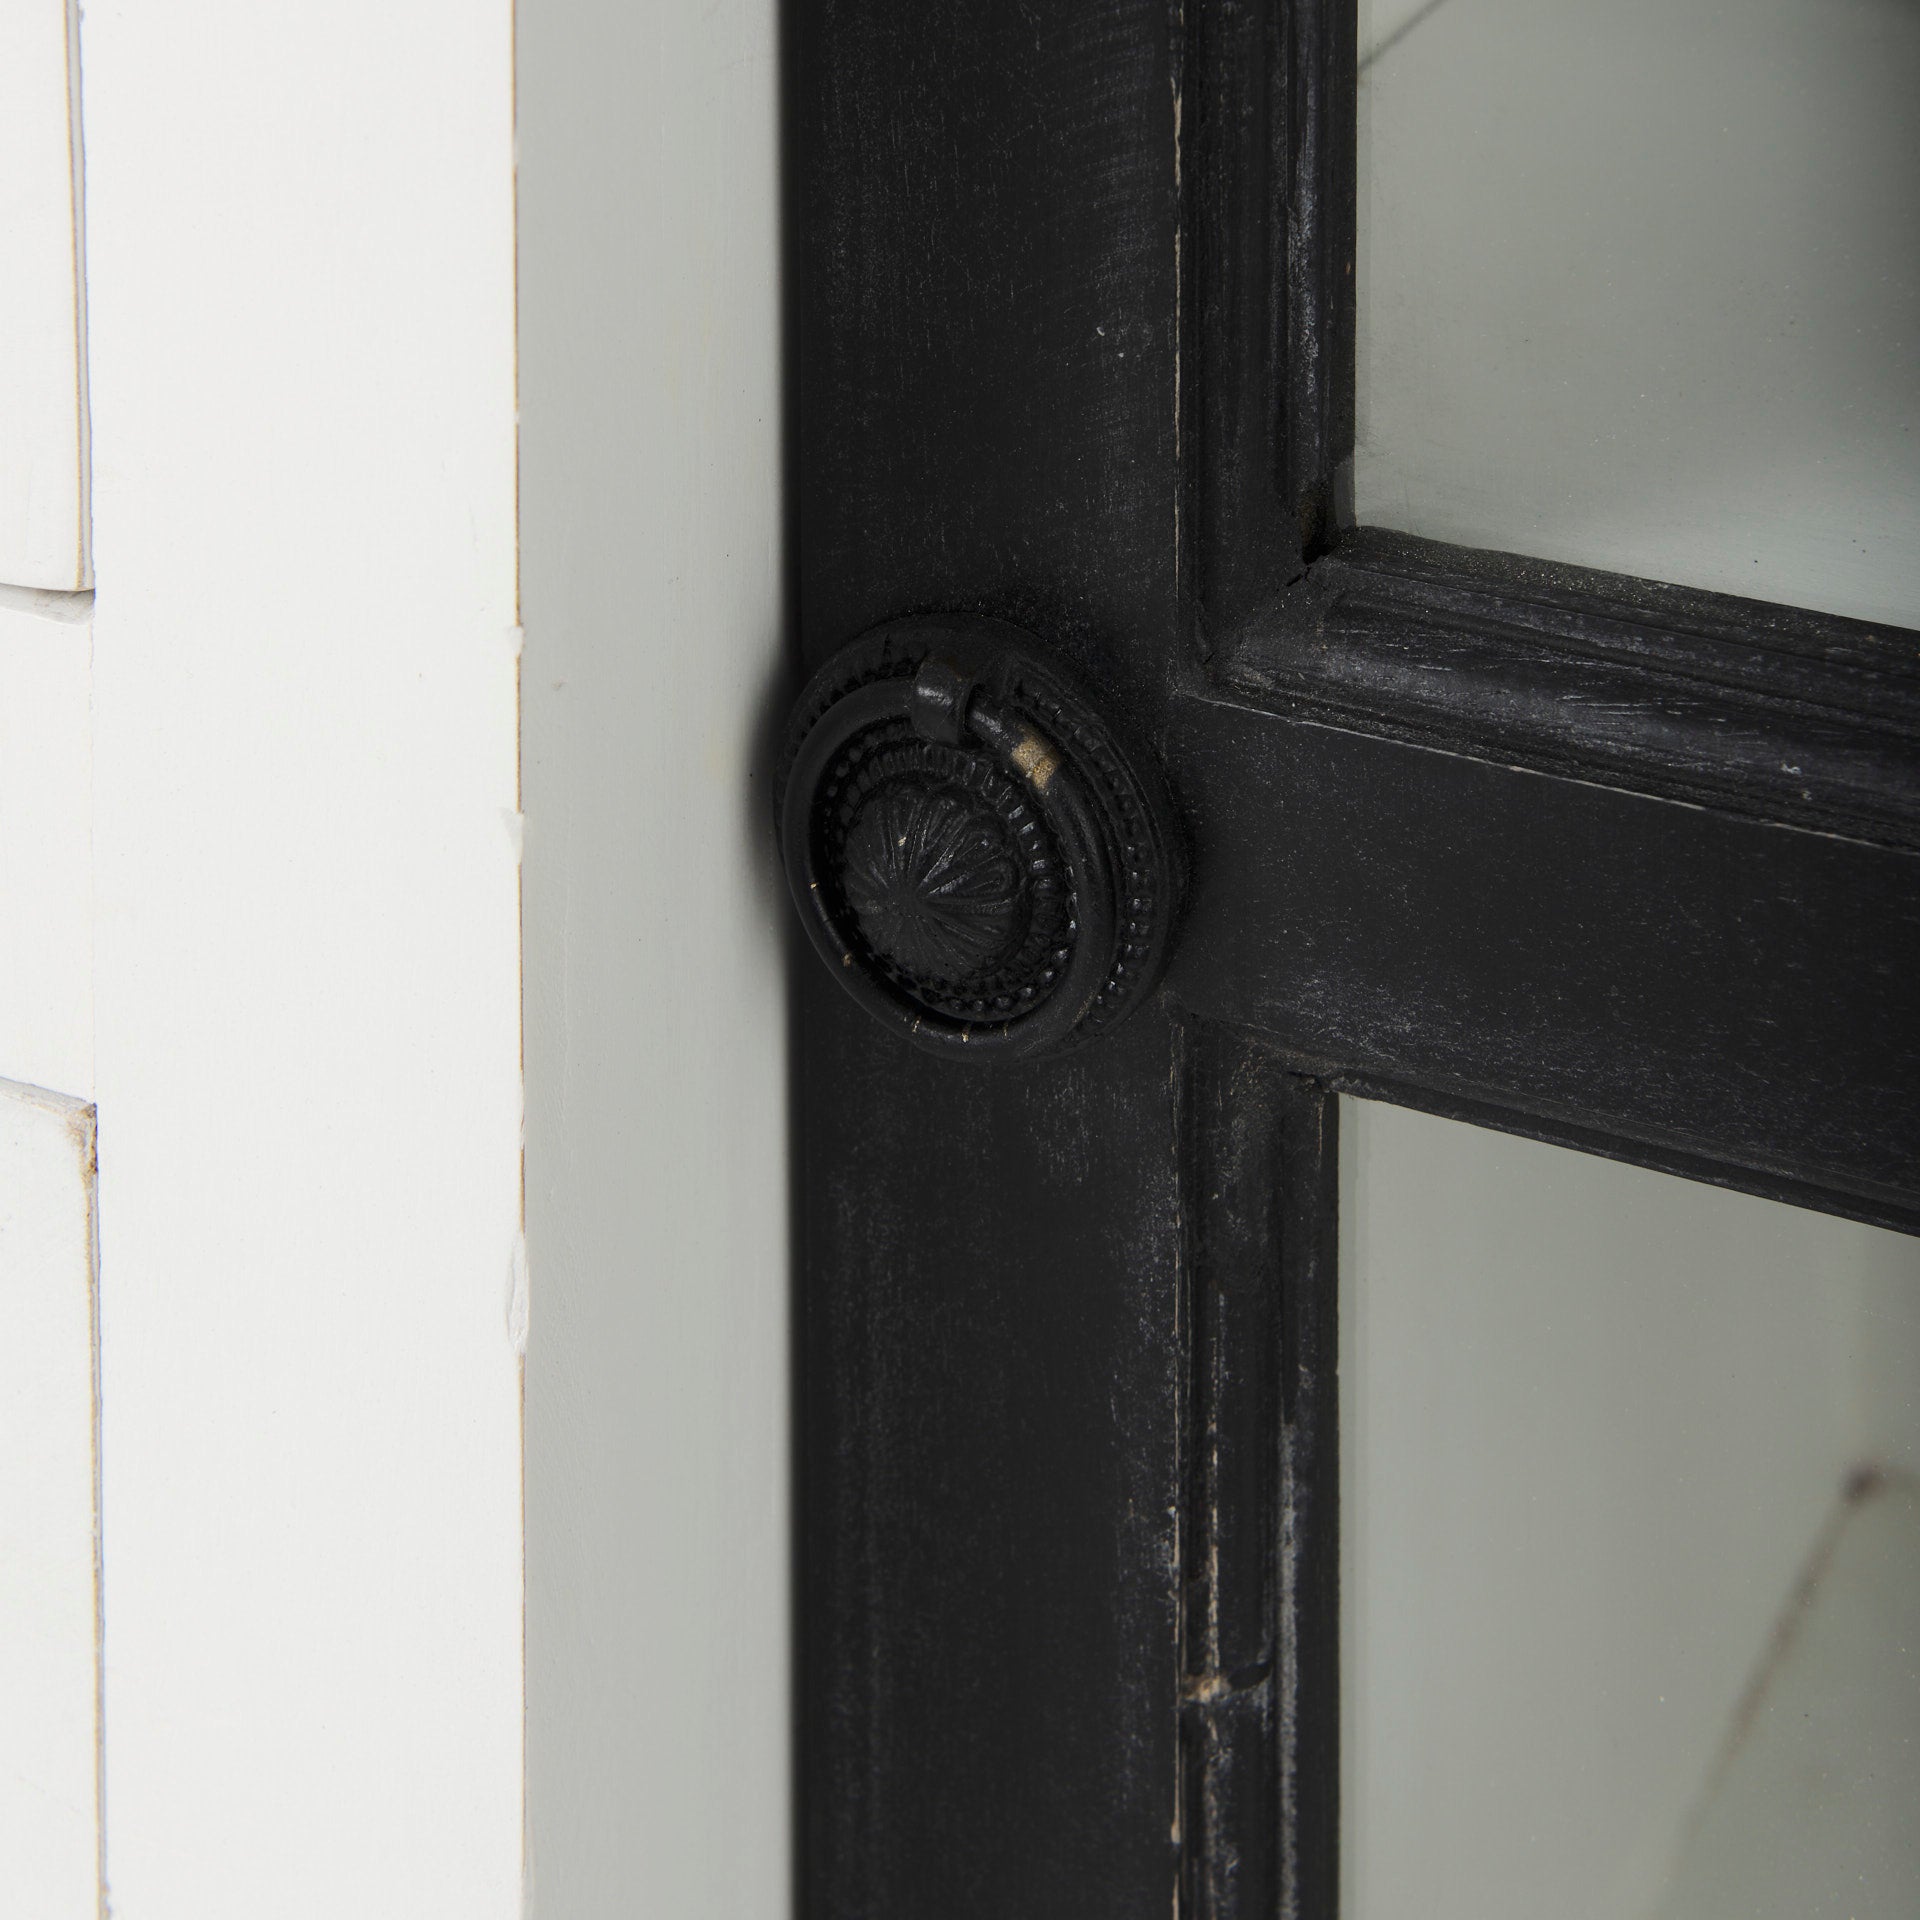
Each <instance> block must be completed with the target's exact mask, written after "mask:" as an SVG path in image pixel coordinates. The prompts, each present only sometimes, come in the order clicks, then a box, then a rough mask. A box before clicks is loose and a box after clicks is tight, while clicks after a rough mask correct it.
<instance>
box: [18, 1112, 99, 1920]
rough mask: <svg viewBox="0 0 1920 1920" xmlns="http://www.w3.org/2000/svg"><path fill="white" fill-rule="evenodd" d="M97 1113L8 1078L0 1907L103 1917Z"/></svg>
mask: <svg viewBox="0 0 1920 1920" xmlns="http://www.w3.org/2000/svg"><path fill="white" fill-rule="evenodd" d="M93 1282H94V1274H93V1110H92V1108H91V1107H88V1106H87V1105H85V1104H84V1103H83V1102H81V1101H78V1100H69V1099H65V1098H63V1097H61V1096H60V1095H58V1094H50V1093H43V1092H41V1091H39V1090H38V1089H36V1088H31V1087H21V1086H15V1085H13V1084H12V1083H10V1082H4V1081H0V1908H3V1909H4V1910H5V1911H6V1912H8V1913H17V1914H20V1915H22V1916H28V1915H30V1916H32V1920H97V1916H98V1915H99V1913H100V1912H101V1902H100V1871H99V1862H100V1824H99V1793H98V1775H99V1768H98V1753H99V1748H98V1726H99V1722H98V1717H97V1707H98V1697H99V1682H98V1674H99V1667H98V1653H97V1649H98V1645H99V1636H98V1619H99V1614H98V1607H97V1604H96V1595H95V1584H94V1567H95V1555H94V1542H95V1538H96V1535H95V1512H96V1509H95V1501H94V1484H95V1483H94V1417H95V1402H94V1292H93Z"/></svg>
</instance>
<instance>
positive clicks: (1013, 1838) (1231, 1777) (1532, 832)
mask: <svg viewBox="0 0 1920 1920" xmlns="http://www.w3.org/2000/svg"><path fill="white" fill-rule="evenodd" d="M787 38H788V69H787V77H786V99H787V116H788V139H789V161H790V180H791V189H790V190H791V199H790V209H789V214H790V232H789V265H790V283H789V293H790V303H791V306H790V312H791V323H792V324H791V334H790V347H791V363H790V366H791V374H792V382H791V384H792V400H791V406H792V448H791V465H790V480H791V485H792V491H793V500H792V507H791V512H792V536H793V541H794V550H795V567H796V578H797V606H796V619H797V629H798V635H799V648H798V651H799V654H800V661H799V663H798V664H799V665H800V666H802V667H803V668H804V669H807V670H811V669H812V668H814V667H817V666H818V665H819V664H820V663H821V662H822V661H823V660H824V659H825V658H826V657H827V656H828V655H830V654H831V653H832V652H834V650H835V649H837V648H838V647H840V646H842V645H843V644H844V643H845V642H847V641H848V640H849V639H851V638H852V637H853V636H854V635H855V634H858V633H860V632H862V631H864V630H865V629H867V628H869V627H872V626H873V625H875V624H876V623H878V622H880V621H882V620H887V619H894V618H898V617H900V616H902V615H908V614H919V613H943V614H954V613H963V614H981V615H987V616H991V617H995V618H999V619H1004V620H1009V621H1012V622H1014V623H1015V624H1017V625H1019V626H1021V627H1023V628H1025V629H1027V630H1028V631H1029V632H1031V633H1032V634H1034V635H1036V636H1037V637H1038V639H1039V641H1040V643H1041V644H1042V645H1043V646H1046V647H1048V648H1052V649H1055V650H1057V652H1058V654H1059V656H1060V657H1061V658H1062V659H1065V660H1068V661H1070V662H1071V663H1073V664H1074V665H1075V666H1076V667H1077V668H1078V669H1080V670H1081V672H1082V673H1083V674H1084V675H1085V676H1086V678H1087V679H1088V680H1089V681H1090V682H1092V683H1094V684H1095V685H1096V686H1097V687H1099V688H1100V689H1101V690H1102V691H1103V693H1104V694H1105V695H1106V697H1107V698H1108V699H1110V700H1112V701H1114V702H1116V703H1118V707H1119V710H1120V711H1121V712H1122V713H1123V714H1124V715H1125V717H1126V718H1127V719H1128V721H1129V722H1130V723H1131V725H1132V728H1133V730H1134V731H1135V732H1136V733H1138V734H1140V735H1142V736H1144V737H1145V738H1146V740H1147V742H1148V744H1149V746H1150V747H1151V748H1153V749H1154V750H1157V751H1158V752H1160V753H1161V754H1162V756H1163V757H1164V760H1165V764H1166V770H1167V774H1168V778H1169V783H1170V785H1171V786H1172V788H1173V789H1174V794H1175V798H1176V801H1177V802H1178V803H1179V804H1180V805H1181V807H1182V810H1183V814H1184V819H1185V823H1186V829H1187V838H1188V845H1189V850H1190V852H1191V855H1192V859H1193V869H1194V870H1193V883H1192V895H1191V903H1190V906H1189V909H1188V912H1187V916H1186V920H1185V924H1184V930H1183V932H1182V933H1181V934H1180V935H1179V937H1178V939H1177V940H1176V944H1175V951H1174V957H1173V962H1172V966H1171V969H1170V971H1169V974H1168V978H1167V982H1166V985H1165V986H1164V987H1163V988H1162V989H1161V992H1160V994H1159V995H1158V997H1157V999H1156V1001H1155V1002H1154V1004H1152V1005H1149V1006H1147V1007H1145V1008H1143V1009H1142V1010H1141V1012H1140V1013H1139V1014H1138V1015H1137V1016H1136V1017H1134V1018H1132V1019H1131V1020H1130V1021H1129V1022H1128V1023H1127V1024H1126V1025H1125V1026H1124V1027H1123V1028H1121V1029H1120V1030H1118V1031H1116V1032H1114V1033H1113V1034H1111V1035H1110V1036H1108V1037H1105V1038H1102V1039H1101V1040H1099V1041H1098V1042H1096V1043H1094V1044H1092V1045H1090V1046H1089V1047H1088V1048H1087V1049H1086V1050H1085V1051H1084V1052H1083V1053H1081V1054H1078V1055H1075V1056H1073V1057H1071V1058H1069V1059H1067V1060H1064V1061H1057V1062H1047V1063H1041V1062H1029V1063H1023V1064H1022V1063H1015V1064H1010V1065H1007V1066H1004V1067H995V1068H992V1069H989V1070H986V1071H984V1072H973V1071H968V1070H966V1069H963V1068H960V1067H957V1066H954V1065H949V1064H947V1063H944V1062H941V1061H939V1060H934V1059H929V1058H925V1057H921V1056H919V1055H916V1054H915V1053H914V1052H913V1051H912V1050H911V1049H910V1048H908V1047H907V1046H905V1045H904V1044H903V1043H901V1042H900V1041H899V1040H898V1039H897V1038H895V1037H894V1036H892V1035H890V1034H888V1033H886V1032H884V1031H882V1030H881V1029H880V1028H879V1027H877V1026H875V1025H873V1024H872V1023H871V1022H870V1021H869V1020H868V1019H867V1018H866V1016H865V1015H864V1014H863V1013H862V1012H861V1011H860V1009H859V1008H857V1007H856V1006H854V1005H853V1004H852V1003H851V1002H850V1001H849V1000H847V999H846V998H845V996H843V995H842V994H840V993H839V992H838V990H837V989H836V988H835V987H834V986H833V985H832V984H831V983H830V982H829V981H828V980H826V979H825V978H824V977H822V976H821V975H820V973H819V972H818V968H817V962H815V961H813V960H812V959H811V957H809V961H808V965H809V967H810V968H813V969H815V970H814V971H811V972H808V973H806V974H805V975H804V977H803V978H802V980H801V981H800V984H799V988H798V993H797V1001H796V1004H797V1023H796V1024H797V1039H796V1048H795V1061H796V1072H797V1090H796V1131H797V1136H798V1138H797V1167H796V1172H797V1185H798V1215H799V1240H798V1249H799V1266H800V1288H801V1304H802V1312H801V1334H800V1360H801V1370H802V1380H801V1402H802V1408H803V1413H802V1420H801V1464H800V1482H801V1528H802V1540H801V1556H800V1558H801V1590H802V1591H801V1617H802V1628H801V1640H800V1648H799V1653H800V1664H801V1674H802V1685H801V1719H802V1729H801V1739H800V1754H801V1762H802V1766H801V1773H802V1778H801V1798H802V1843H801V1845H802V1861H801V1883H802V1891H803V1905H804V1910H805V1911H806V1912H807V1913H809V1914H811V1915H814V1916H818V1917H819V1920H827V1917H828V1916H831V1917H832V1920H858V1917H861V1916H872V1917H873V1920H881V1916H885V1920H898V1916H902V1915H911V1916H913V1920H943V1917H944V1916H954V1917H955V1920H959V1916H968V1917H969V1920H973V1917H975V1916H982V1915H992V1916H994V1920H1024V1917H1026V1916H1031V1917H1032V1920H1075V1917H1077V1916H1082V1915H1084V1916H1088V1920H1126V1917H1128V1916H1134V1915H1141V1916H1148V1915H1150V1916H1154V1920H1161V1917H1162V1916H1165V1915H1167V1914H1168V1913H1170V1912H1176V1911H1177V1912H1180V1913H1185V1914H1187V1915H1189V1916H1191V1915H1195V1914H1205V1915H1208V1916H1210V1920H1230V1917H1232V1920H1275V1916H1280V1915H1286V1916H1290V1917H1291V1920H1327V1916H1330V1915H1331V1914H1332V1912H1333V1905H1334V1899H1335V1874H1336V1842H1337V1839H1338V1833H1337V1825H1338V1800H1337V1734H1338V1690H1337V1668H1336V1662H1335V1630H1336V1626H1337V1557H1336V1534H1335V1525H1334V1515H1333V1504H1334V1497H1335V1491H1336V1462H1335V1448H1334V1440H1335V1406H1334V1344H1333V1341H1334V1327H1333V1302H1334V1298H1335V1291H1334V1277H1333V1269H1334V1253H1335V1248H1334V1234H1335V1219H1336V1207H1335V1198H1334V1151H1333V1117H1334V1112H1335V1104H1336V1096H1337V1095H1338V1094H1339V1093H1340V1092H1341V1091H1343V1090H1346V1091H1354V1092H1360V1093H1365V1094H1368V1095H1370V1096H1373V1097H1380V1098H1387V1099H1397V1100H1404V1101H1408V1102H1411V1103H1413V1104H1417V1105H1422V1106H1426V1107H1430V1108H1433V1109H1434V1110H1436V1111H1442V1112H1449V1113H1453V1114H1455V1115H1457V1116H1458V1117H1461V1118H1464V1119H1468V1120H1472V1121H1476V1122H1480V1123H1483V1124H1488V1125H1497V1126H1505V1127H1510V1128H1513V1129H1515V1130H1517V1131H1521V1132H1526V1133H1531V1134H1535V1135H1538V1136H1539V1137H1542V1138H1547V1139H1555V1140H1560V1141H1563V1142H1565V1143H1566V1144H1568V1145H1571V1146H1576V1147H1580V1148H1583V1149H1585V1150H1588V1151H1595V1152H1605V1153H1612V1154H1616V1155H1619V1156H1621V1157H1624V1158H1630V1159H1636V1160H1640V1161H1643V1162H1645V1163H1646V1164H1649V1165H1653V1166H1660V1167H1666V1168H1668V1169H1670V1170H1672V1171H1675V1172H1679V1173H1683V1174H1687V1175H1690V1176H1692V1177H1697V1178H1707V1179H1714V1180H1719V1181H1723V1182H1726V1183H1728V1184H1733V1185H1739V1186H1747V1187H1752V1188H1755V1189H1757V1190H1760V1191H1766V1192H1772V1193H1776V1194H1778V1195H1780V1196H1781V1197H1784V1198H1789V1199H1793V1200H1797V1201H1801V1202H1804V1203H1808V1204H1817V1205H1825V1206H1830V1207H1834V1208H1836V1209H1838V1210H1841V1211H1845V1212H1850V1213H1854V1214H1856V1215H1859V1216H1861V1217H1864V1218H1869V1219H1876V1220H1881V1221H1884V1222H1886V1223H1888V1224H1892V1225H1901V1226H1912V1225H1915V1224H1916V1223H1920V1015H1917V1012H1916V1009H1920V995H1916V993H1915V991H1914V986H1913V982H1914V980H1915V977H1916V974H1917V973H1920V855H1916V852H1915V849H1916V847H1917V846H1920V775H1917V773H1916V756H1915V750H1914V739H1915V732H1916V722H1917V721H1920V680H1917V679H1916V671H1915V662H1916V660H1920V640H1917V639H1916V636H1914V635H1912V634H1900V633H1888V632H1886V631H1884V630H1875V629H1870V628H1866V627H1862V626H1860V625H1859V624H1857V623H1849V622H1844V621H1832V620H1825V619H1821V618H1818V617H1815V616H1811V615H1804V614H1798V613H1795V612H1793V611H1792V610H1789V609H1778V608H1767V607H1756V606H1754V605H1752V604H1750V603H1744V602H1738V601H1731V600H1726V599H1723V598H1720V597H1717V596H1712V595H1704V594H1697V593H1690V592H1687V591H1684V590H1680V589H1673V588H1661V587H1655V586H1651V585H1649V584H1647V583H1643V582H1622V581H1618V580H1608V579H1605V578H1602V577H1600V576H1596V575H1592V574H1582V573H1579V572H1577V571H1575V570H1570V569H1561V568H1549V567H1545V566H1542V565H1540V564H1539V563H1535V562H1529V561H1515V560H1512V559H1509V558H1505V557H1502V556H1492V555H1474V554H1465V553H1460V552H1456V551H1453V550H1449V549H1436V548H1433V547H1431V546H1427V545H1425V544H1424V543H1420V542H1414V541H1408V540H1404V539H1399V538H1397V537H1395V536H1391V535H1384V534H1379V533H1375V532H1369V531H1366V530H1360V531H1356V530H1354V529H1352V528H1350V527H1346V526H1344V525H1343V524H1342V522H1341V507H1340V491H1341V474H1342V463H1343V461H1344V460H1345V458H1346V456H1347V454H1348V452H1349V451H1350V446H1351V407H1352V339H1353V329H1352V260H1353V237H1354V218H1353V150H1352V140H1353V41H1354V10H1353V7H1352V5H1351V4H1350V0H1294V4H1292V5H1282V4H1278V3H1277V0H1170V4H1168V5H1161V4H1157V3H1154V4H1148V3H1146V0H1045V3H1044V4H1043V0H1027V3H1026V4H1015V3H1014V0H925V3H924V4H920V5H917V6H913V7H903V6H900V5H898V4H897V0H790V4H789V12H788V29H787ZM1176 1901H1177V1902H1178V1903H1179V1904H1178V1906H1177V1907H1176V1905H1175V1903H1176Z"/></svg>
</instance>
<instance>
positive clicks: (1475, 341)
mask: <svg viewBox="0 0 1920 1920" xmlns="http://www.w3.org/2000/svg"><path fill="white" fill-rule="evenodd" d="M1360 17H1361V60H1362V69H1361V86H1360V154H1359V159H1360V196H1359V198H1360V249H1359V256H1358V259H1357V261H1356V274H1357V289H1358V314H1359V340H1358V395H1357V399H1358V417H1357V431H1358V447H1357V452H1356V455H1355V460H1354V506H1355V513H1356V517H1357V518H1358V520H1359V521H1360V522H1361V524H1363V525H1372V526H1384V527H1394V528H1398V529H1400V530H1401V531H1404V532H1408V533H1418V534H1425V535H1427V536H1429V537H1431V538H1435V539H1442V540H1451V541H1458V542H1462V543H1464V544H1467V545H1471V546H1482V547H1493V548H1499V549H1504V550H1506V551H1509V552H1517V553H1527V554H1534V555H1538V556H1541V557H1544V558H1547V559H1553V560H1563V561H1571V562H1574V563H1577V564H1581V565H1587V566H1597V567H1605V568H1610V569H1612V570H1614V571H1617V572H1622V573H1630V574H1639V575H1645V576H1648V577H1651V578H1654V579H1660V580H1670V581H1678V582H1683V583H1686V584H1689V585H1695V586H1704V587H1711V588H1715V589H1717V590H1719V591H1721V592H1727V593H1741V594H1748V595H1752V596H1755V597H1757V598H1760V599H1765V600H1781V601H1787V602H1790V603H1792V604H1795V605H1800V606H1808V607H1815V608H1819V609H1821V610H1823V611H1826V612H1831V613H1842V614H1849V615H1853V616H1855V617H1858V618H1861V619H1867V620H1875V621H1884V622H1890V623H1893V624H1897V625H1905V626H1920V4H1917V3H1916V0H1606V4H1605V5H1599V6H1595V5H1581V4H1576V0H1361V4H1360Z"/></svg>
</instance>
